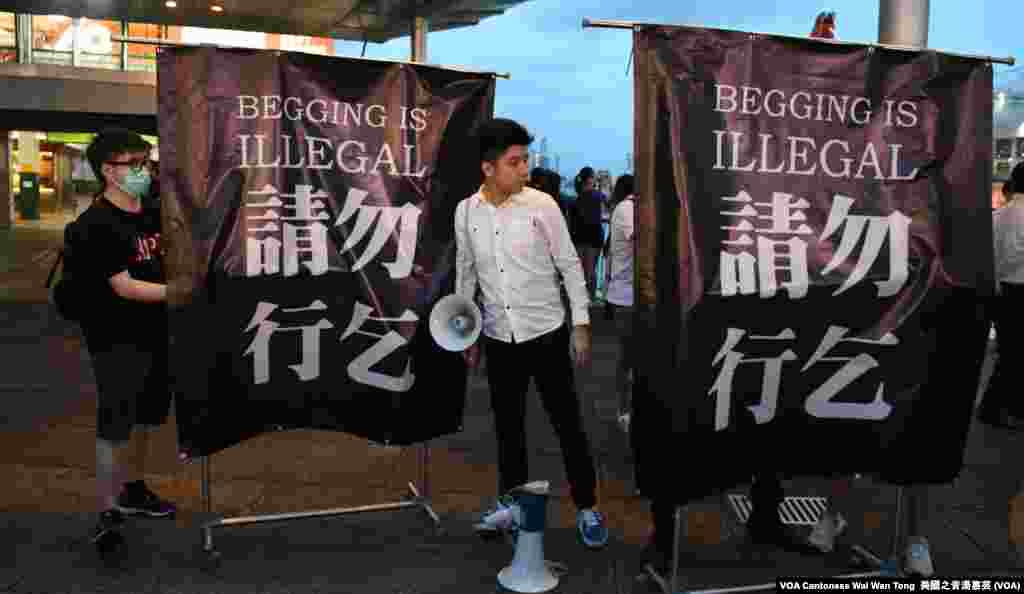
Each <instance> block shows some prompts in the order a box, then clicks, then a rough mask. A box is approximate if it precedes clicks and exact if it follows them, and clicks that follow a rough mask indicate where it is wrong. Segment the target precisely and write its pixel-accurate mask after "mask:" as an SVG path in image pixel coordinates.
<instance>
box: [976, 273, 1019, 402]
mask: <svg viewBox="0 0 1024 594" xmlns="http://www.w3.org/2000/svg"><path fill="white" fill-rule="evenodd" d="M1000 289H1001V290H1002V295H999V296H997V297H996V298H995V300H994V306H993V308H992V309H993V311H992V320H993V322H994V323H995V326H996V345H997V346H996V348H997V350H998V353H999V359H997V360H996V366H995V369H994V370H993V371H992V378H991V379H990V380H989V383H988V389H986V390H985V396H984V397H983V398H982V401H981V406H980V409H981V410H980V412H981V413H983V414H984V413H1000V412H1008V413H1010V414H1012V415H1014V416H1016V417H1024V402H1022V401H1021V391H1020V390H1021V381H1022V380H1024V371H1022V368H1021V367H1020V364H1021V361H1022V360H1024V359H1021V355H1024V334H1022V332H1024V321H1022V319H1024V316H1021V314H1020V311H1017V310H1019V309H1020V307H1021V305H1022V304H1024V285H1022V284H1013V283H1001V285H1000Z"/></svg>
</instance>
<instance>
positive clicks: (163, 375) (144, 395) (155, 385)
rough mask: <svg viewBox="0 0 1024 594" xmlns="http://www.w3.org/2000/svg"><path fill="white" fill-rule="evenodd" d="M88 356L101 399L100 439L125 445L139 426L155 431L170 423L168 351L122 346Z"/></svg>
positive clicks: (98, 421) (97, 428) (98, 435)
mask: <svg viewBox="0 0 1024 594" xmlns="http://www.w3.org/2000/svg"><path fill="white" fill-rule="evenodd" d="M89 355H90V357H91V358H92V369H93V373H94V375H95V376H96V388H97V392H98V396H99V398H98V400H99V405H98V407H97V413H96V436H97V437H98V438H100V439H102V440H104V441H110V442H114V443H122V442H125V441H127V440H128V439H129V438H130V437H131V433H132V428H133V427H135V426H137V425H138V426H148V427H156V426H159V425H163V424H164V423H166V422H167V416H168V414H169V413H170V409H171V389H170V386H169V377H168V372H167V350H166V348H160V347H142V346H138V345H129V344H119V345H113V346H111V347H109V348H104V349H102V350H97V351H92V350H90V352H89Z"/></svg>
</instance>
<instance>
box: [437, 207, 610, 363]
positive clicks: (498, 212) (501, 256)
mask: <svg viewBox="0 0 1024 594" xmlns="http://www.w3.org/2000/svg"><path fill="white" fill-rule="evenodd" d="M455 240H456V248H457V257H456V267H455V271H456V277H455V282H456V285H455V286H456V292H458V294H460V295H462V296H464V297H468V298H470V299H474V298H475V297H476V295H477V289H478V288H479V290H480V299H479V302H480V303H481V305H482V308H481V309H482V310H483V318H484V327H483V333H484V335H486V336H488V337H490V338H493V339H496V340H500V341H502V342H517V343H518V342H525V341H527V340H530V339H532V338H536V337H538V336H542V335H544V334H547V333H549V332H552V331H554V330H557V329H558V328H560V327H561V326H562V324H564V323H565V307H564V305H563V304H562V294H561V287H560V285H559V279H558V276H559V273H561V276H562V281H563V282H564V283H565V287H566V290H567V292H568V294H569V302H570V304H571V306H572V321H573V324H574V325H577V326H579V325H587V324H590V312H589V309H588V308H589V307H590V300H589V297H588V296H587V289H586V282H585V281H584V279H583V267H582V266H581V265H580V259H579V256H578V255H577V254H576V248H575V247H574V246H573V243H572V239H571V238H570V237H569V229H568V227H567V225H566V223H565V217H563V216H562V211H561V210H560V209H559V208H558V203H556V202H555V200H554V199H553V198H552V197H551V196H548V195H547V194H545V193H544V192H541V191H539V190H534V189H533V188H524V189H523V191H522V192H519V193H518V194H514V195H512V196H509V198H508V200H506V201H505V202H504V203H502V205H501V206H500V207H495V206H494V205H492V204H491V203H489V202H487V200H485V199H484V197H483V190H482V189H481V190H480V191H478V192H477V193H476V194H473V195H472V196H470V197H469V198H466V199H465V200H463V201H462V202H460V203H459V205H458V206H457V207H456V209H455Z"/></svg>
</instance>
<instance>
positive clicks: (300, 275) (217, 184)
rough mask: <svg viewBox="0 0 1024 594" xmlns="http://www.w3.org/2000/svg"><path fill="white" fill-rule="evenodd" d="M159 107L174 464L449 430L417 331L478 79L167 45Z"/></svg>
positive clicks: (439, 283)
mask: <svg viewBox="0 0 1024 594" xmlns="http://www.w3.org/2000/svg"><path fill="white" fill-rule="evenodd" d="M158 98H159V107H158V116H159V117H158V119H159V127H160V156H161V178H160V182H161V184H160V186H161V197H162V204H163V218H164V229H165V236H166V241H167V242H168V246H169V248H168V255H167V263H168V279H169V286H170V292H171V297H170V300H171V301H172V303H175V302H179V301H180V302H186V303H187V305H184V306H182V305H181V304H180V303H178V304H176V306H175V307H172V310H171V311H172V314H171V315H172V320H171V321H172V324H171V326H172V345H171V347H172V348H171V365H172V372H173V374H174V375H175V376H176V377H175V379H176V386H175V390H176V391H177V393H178V395H177V400H176V409H175V410H176V417H177V423H178V433H179V445H180V450H181V455H182V457H185V458H191V457H195V456H202V455H208V454H210V453H212V452H215V451H217V450H220V449H223V448H226V447H230V446H231V445H234V444H237V443H239V442H241V441H242V440H244V439H247V438H249V437H252V436H255V435H258V434H260V433H262V432H265V431H271V430H281V429H301V428H306V429H323V430H333V431H344V432H347V433H352V434H354V435H359V436H362V437H365V438H367V439H370V440H372V441H376V442H381V443H389V444H395V445H404V444H409V443H415V442H419V441H424V440H427V439H430V438H433V437H437V436H440V435H444V434H448V433H452V432H455V431H457V430H459V428H460V426H461V423H462V413H463V406H464V398H465V387H466V369H465V365H464V363H463V361H462V358H461V356H460V354H458V353H449V352H446V351H442V350H441V349H440V348H439V347H438V346H437V345H436V344H435V343H434V341H433V339H432V338H431V336H430V334H429V331H428V327H427V319H428V317H429V313H430V309H431V307H432V305H433V304H434V303H435V302H436V301H437V300H438V299H440V298H441V297H443V296H444V295H446V294H448V293H450V292H452V287H453V282H454V281H453V278H452V277H453V276H454V274H453V270H454V269H453V262H454V240H453V226H452V225H453V223H452V220H453V213H454V209H455V205H456V204H457V203H458V201H459V200H461V199H463V198H465V197H466V196H468V195H470V194H472V193H473V192H474V191H475V190H476V188H477V186H478V184H479V183H480V171H479V167H478V163H477V162H476V160H475V159H474V158H473V157H474V155H475V154H476V152H475V150H474V148H473V141H472V135H473V133H474V132H475V129H476V127H477V126H478V125H479V123H480V122H482V121H484V120H486V119H489V118H490V117H491V116H492V113H493V105H494V78H493V76H491V75H487V74H471V73H464V72H455V71H451V70H448V69H442V68H436V67H429V66H421V65H410V64H397V63H389V62H377V61H366V60H355V59H341V58H332V57H324V56H315V55H309V54H302V53H282V52H274V51H261V50H222V49H213V48H201V49H186V48H175V49H171V50H165V51H161V53H160V56H159V59H158Z"/></svg>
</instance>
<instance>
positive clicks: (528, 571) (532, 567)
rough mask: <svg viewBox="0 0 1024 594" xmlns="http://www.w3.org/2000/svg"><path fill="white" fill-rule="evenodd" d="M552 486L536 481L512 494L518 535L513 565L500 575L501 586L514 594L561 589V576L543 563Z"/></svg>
mask: <svg viewBox="0 0 1024 594" xmlns="http://www.w3.org/2000/svg"><path fill="white" fill-rule="evenodd" d="M549 491H550V483H548V481H536V482H532V483H527V484H525V485H523V486H521V487H516V488H515V489H513V490H512V496H513V497H514V498H515V500H516V506H518V508H519V509H518V524H519V531H518V533H517V535H516V551H515V554H514V555H513V556H512V563H511V564H509V566H508V567H506V568H505V569H502V570H501V572H500V573H499V574H498V583H499V584H501V585H502V587H504V588H505V589H507V590H512V591H513V592H525V593H536V592H547V591H549V590H553V589H555V588H556V587H557V586H558V576H556V575H555V574H554V573H552V571H551V567H550V566H549V565H548V563H547V562H546V561H545V560H544V525H545V523H546V522H547V505H548V493H549Z"/></svg>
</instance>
